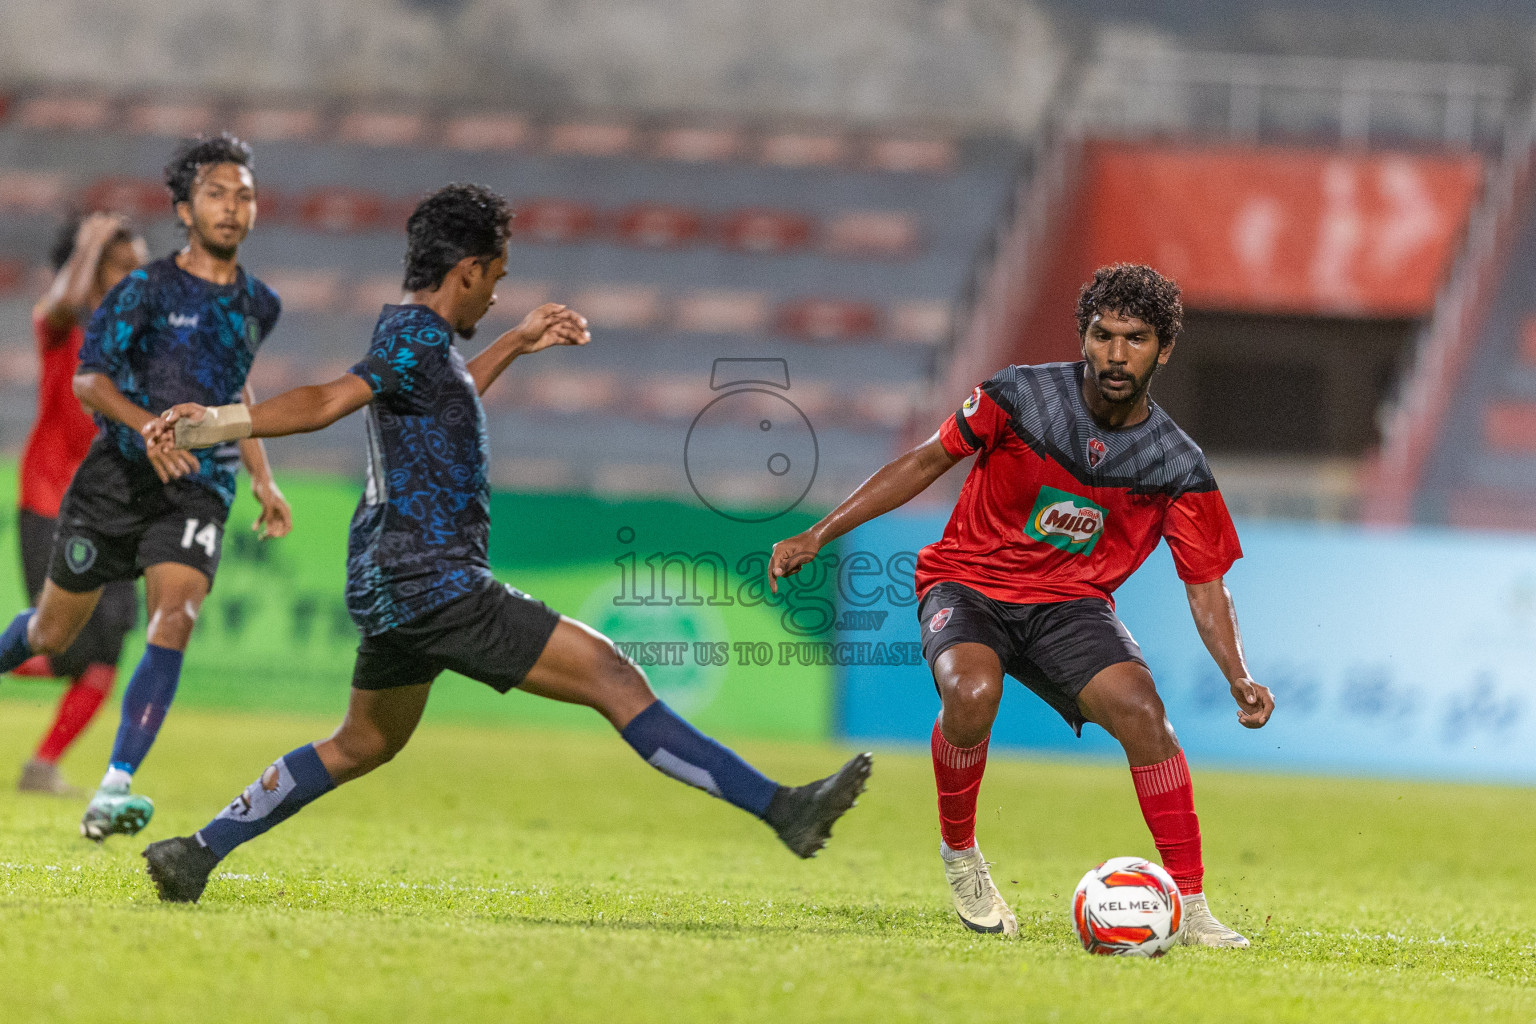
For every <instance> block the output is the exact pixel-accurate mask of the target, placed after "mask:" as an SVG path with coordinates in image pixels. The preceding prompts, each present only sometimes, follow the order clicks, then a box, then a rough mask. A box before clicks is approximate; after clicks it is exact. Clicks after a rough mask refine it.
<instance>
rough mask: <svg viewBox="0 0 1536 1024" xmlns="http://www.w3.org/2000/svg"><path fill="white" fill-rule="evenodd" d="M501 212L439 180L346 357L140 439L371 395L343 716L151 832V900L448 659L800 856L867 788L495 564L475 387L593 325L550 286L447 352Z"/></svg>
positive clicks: (348, 765) (396, 728)
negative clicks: (398, 292) (303, 382)
mask: <svg viewBox="0 0 1536 1024" xmlns="http://www.w3.org/2000/svg"><path fill="white" fill-rule="evenodd" d="M510 219H511V214H510V211H509V209H508V207H507V205H506V202H505V200H503V199H502V198H501V197H500V196H498V195H496V194H495V193H494V192H491V191H490V190H488V189H484V188H481V187H479V186H475V185H449V186H446V187H445V188H443V189H440V190H439V191H438V192H437V193H435V194H434V195H432V196H430V197H428V198H427V199H425V200H423V201H422V203H421V205H419V206H418V207H417V208H416V210H415V212H414V213H413V214H412V215H411V218H410V221H409V224H408V227H407V232H408V236H409V238H408V246H407V252H406V271H405V282H404V291H405V292H406V294H405V297H404V299H403V301H402V303H401V304H400V305H397V306H385V307H384V311H383V313H382V314H381V315H380V317H379V321H378V325H377V326H376V327H375V328H374V334H373V340H372V342H371V344H370V345H369V348H368V353H367V355H366V356H365V358H364V359H363V361H362V362H360V363H358V364H357V365H356V366H354V367H353V368H352V369H351V371H350V372H348V373H347V374H344V375H343V376H342V377H340V378H339V379H337V380H334V381H332V382H330V383H329V384H324V385H318V386H311V387H301V388H295V389H294V390H292V391H288V392H286V393H284V394H281V395H278V396H277V397H275V398H272V399H269V400H267V401H265V402H262V403H261V404H260V405H256V406H254V407H249V408H247V407H245V406H239V405H235V406H226V407H224V408H222V409H206V408H204V407H203V406H202V405H200V404H184V405H178V406H176V407H174V408H172V409H170V410H168V411H167V412H166V414H165V418H164V421H163V422H164V423H165V424H166V426H165V427H164V428H162V429H161V430H160V431H159V432H158V433H156V432H154V431H153V430H152V431H150V432H149V436H150V445H151V447H152V448H155V449H156V450H163V451H167V452H168V451H169V450H170V445H171V443H172V437H173V433H174V436H175V438H176V440H175V443H176V444H178V445H181V446H183V447H188V448H194V449H195V448H196V447H198V446H199V445H201V444H206V443H209V442H210V441H216V440H220V439H228V438H233V437H243V436H258V437H277V436H280V435H284V434H295V433H301V432H306V431H312V430H319V429H321V428H322V427H325V426H328V425H329V424H331V423H334V422H335V421H337V420H339V419H341V418H342V417H343V416H346V415H347V414H349V413H351V412H353V411H355V410H357V409H360V408H364V407H366V408H367V413H366V417H367V434H368V473H367V485H366V489H365V491H364V493H363V496H362V499H361V500H360V501H359V502H358V506H357V511H356V512H355V514H354V515H353V517H352V528H351V536H350V538H349V542H348V557H347V606H348V609H349V610H350V611H351V613H352V617H353V619H354V620H355V622H356V623H357V626H358V628H359V630H360V631H361V633H362V643H361V644H360V646H359V647H358V652H357V661H356V664H355V666H354V668H353V675H352V695H351V702H350V705H349V707H348V709H347V714H346V718H345V720H344V721H343V722H342V724H341V726H340V728H338V729H337V730H336V732H335V733H333V734H332V735H331V737H330V738H329V739H326V740H322V741H320V742H318V743H313V744H307V745H305V746H303V747H300V748H299V749H297V750H293V751H290V752H289V753H287V754H285V755H283V756H282V757H280V758H278V759H277V761H275V762H273V764H272V765H271V766H270V767H268V768H267V769H266V770H265V771H264V772H262V774H261V776H260V777H259V778H257V779H256V781H254V782H252V783H251V784H250V785H249V786H247V787H246V789H245V791H244V792H242V793H241V794H240V795H239V796H238V797H236V798H235V800H234V801H233V802H232V803H231V804H230V805H229V806H228V807H226V808H225V809H224V810H223V811H221V812H220V813H219V814H218V815H217V816H216V817H215V818H214V819H213V820H212V821H210V822H209V823H208V824H207V825H205V826H203V828H202V829H201V830H200V831H198V832H197V833H196V834H195V835H192V836H182V837H177V838H173V839H166V840H162V841H161V842H157V843H152V844H150V846H149V847H148V848H147V849H146V850H145V851H144V856H145V858H146V859H147V860H148V862H149V873H150V876H151V878H152V879H153V880H154V882H155V886H156V888H157V889H158V891H159V893H160V898H161V899H163V900H167V901H172V902H190V901H195V900H197V899H198V897H199V896H201V895H202V892H203V888H204V886H205V885H206V883H207V880H208V876H209V873H210V872H211V871H212V870H213V868H214V866H215V865H216V864H218V862H219V861H220V860H222V859H223V858H224V857H226V856H228V855H229V853H230V852H231V851H233V850H234V849H235V848H236V847H237V846H239V845H240V844H241V843H244V842H248V841H249V840H251V839H254V838H256V836H258V835H260V834H262V833H263V832H265V831H266V830H267V829H269V828H271V827H272V826H274V825H276V824H278V823H279V822H281V821H283V820H285V819H286V818H288V817H289V816H291V815H292V814H294V813H295V812H297V811H298V810H299V809H300V808H302V807H304V806H305V805H306V804H308V803H309V802H310V801H312V800H314V799H316V798H317V797H319V796H321V795H323V794H325V793H327V792H329V791H330V790H331V789H333V788H335V787H336V786H338V785H340V784H342V783H344V782H348V781H350V780H352V779H355V778H357V777H359V776H361V775H364V774H366V773H367V772H370V771H372V770H373V769H375V768H377V767H379V766H380V765H382V764H384V763H385V762H386V761H388V760H389V759H390V758H392V757H394V755H395V754H396V753H398V752H399V751H400V749H401V748H402V747H404V746H405V744H406V741H407V740H408V739H410V736H411V733H412V732H413V731H414V730H415V728H416V724H417V722H418V721H419V720H420V718H421V714H422V711H423V709H424V708H425V707H426V704H427V695H428V693H429V692H430V690H431V688H432V681H433V680H434V679H435V678H436V677H437V676H438V674H439V673H441V672H442V671H443V670H444V669H452V670H454V671H457V672H461V673H463V674H464V675H467V676H469V677H470V678H472V679H477V680H479V681H481V682H483V683H486V684H487V685H489V686H491V687H493V688H494V689H496V690H498V691H500V692H502V693H506V692H508V691H509V690H512V689H514V688H517V689H522V690H524V691H526V692H528V693H533V694H537V695H539V696H542V697H549V698H553V699H554V700H560V701H567V702H570V703H576V704H584V705H586V706H588V707H591V708H593V709H595V710H596V711H598V712H599V713H600V714H602V715H603V717H605V718H606V719H608V721H609V722H610V723H611V724H612V725H613V727H614V728H615V729H617V730H618V731H619V732H620V734H621V735H622V736H623V738H624V739H625V740H626V741H627V742H628V743H629V744H630V745H631V746H632V747H633V748H634V749H635V751H636V752H637V753H638V754H639V755H640V756H641V757H642V758H644V759H645V760H646V761H647V762H649V763H650V764H651V765H653V766H654V767H656V768H657V769H659V770H660V771H662V772H664V773H666V774H667V775H670V776H672V777H673V778H675V779H678V780H680V781H682V782H686V783H689V784H691V785H694V786H697V787H698V788H700V789H703V790H705V791H707V792H709V793H711V794H713V795H715V796H717V797H721V798H722V799H725V800H727V801H729V802H730V803H732V804H735V805H736V806H737V807H740V808H742V809H744V810H746V811H748V812H750V813H751V814H753V815H756V816H757V817H758V818H760V819H762V820H763V821H765V822H767V824H768V825H769V826H771V827H772V828H773V829H774V830H775V831H776V832H777V833H778V835H779V838H780V839H782V840H783V841H784V843H785V845H787V846H788V847H789V848H790V849H791V850H792V851H794V852H795V853H796V854H798V855H799V856H801V857H810V856H814V855H815V853H816V852H817V851H818V850H819V849H821V847H822V846H823V845H824V844H825V843H826V841H827V840H828V838H830V836H831V828H832V824H833V822H835V821H836V820H837V819H838V818H839V817H840V816H841V815H842V814H843V813H844V812H845V811H847V810H848V808H849V807H851V806H852V805H853V802H854V799H855V797H857V796H858V794H859V793H860V792H861V791H862V790H863V788H864V780H865V778H866V777H867V776H868V774H869V769H870V759H869V756H868V755H867V754H860V755H858V756H857V757H854V758H853V759H852V760H850V761H849V762H848V763H847V764H845V765H844V766H843V767H842V768H841V769H840V770H839V771H837V772H836V773H834V774H833V775H830V776H828V777H827V778H825V779H821V780H818V781H816V782H813V783H810V784H808V785H804V786H798V787H794V788H789V787H785V786H780V785H779V784H777V783H776V782H774V781H772V780H771V779H768V778H766V777H764V776H763V775H762V774H760V773H759V772H758V771H756V770H755V769H754V768H753V767H752V766H751V765H749V764H747V763H746V762H745V761H743V760H742V759H741V758H740V757H738V756H737V755H736V754H735V753H734V752H733V751H731V750H729V749H727V748H725V747H723V746H721V745H720V744H718V743H716V742H715V741H714V740H711V739H709V738H708V737H706V736H704V735H703V734H701V733H699V732H698V731H697V730H695V729H694V728H693V727H692V726H690V725H689V724H688V723H687V722H685V721H683V719H681V718H679V717H678V716H677V715H676V714H675V713H674V712H673V711H672V710H671V709H670V708H668V707H667V706H666V705H665V704H663V703H662V702H661V701H659V700H657V698H656V694H655V693H653V692H652V691H651V688H650V685H649V684H648V683H647V681H646V678H645V675H644V673H642V672H641V671H640V670H639V669H638V668H637V667H636V666H635V665H634V664H633V663H632V662H630V661H629V659H627V658H625V657H624V656H623V655H621V654H620V653H619V652H618V650H617V649H616V648H615V647H614V645H613V644H612V642H610V641H609V640H608V638H607V637H604V636H602V635H601V634H600V633H598V632H597V631H595V630H593V629H592V628H591V627H589V626H586V625H584V624H582V623H580V622H577V621H575V620H574V619H569V618H566V617H564V616H562V615H559V614H557V613H556V612H554V611H552V610H551V609H550V608H548V607H547V606H545V605H544V604H543V603H542V602H540V601H536V600H534V599H533V598H531V597H529V596H528V595H527V594H524V593H522V592H520V591H518V590H515V589H514V588H512V587H510V586H506V585H503V584H501V583H498V582H497V581H496V580H495V579H494V578H493V577H492V575H491V571H490V564H489V561H488V557H487V537H488V534H489V529H490V514H489V513H490V489H489V486H488V484H487V479H486V467H487V460H488V451H487V439H486V432H485V414H484V411H483V409H482V408H481V405H480V396H481V395H482V394H483V393H484V392H485V390H486V388H488V387H490V386H491V384H492V383H493V382H494V381H495V380H496V378H497V377H498V376H500V375H501V373H502V371H503V370H505V369H506V368H507V366H508V365H509V364H510V363H511V362H512V361H513V360H514V359H516V358H518V357H519V356H523V355H528V354H530V353H533V352H538V351H540V350H541V349H544V348H548V347H550V346H552V345H584V344H586V343H587V341H588V340H590V338H589V335H588V333H587V330H586V321H585V320H584V319H583V318H582V317H580V316H579V315H577V314H576V313H575V312H573V311H571V310H569V309H567V308H565V307H564V306H560V305H555V304H550V305H545V306H540V307H539V308H538V309H536V310H534V311H533V312H532V313H530V314H528V316H527V317H526V318H525V319H524V320H523V322H522V323H521V324H519V325H518V326H517V327H516V328H514V329H512V330H511V331H508V332H507V333H506V334H503V335H502V336H501V337H500V338H497V339H496V340H495V341H494V342H492V343H491V344H490V345H489V346H487V347H486V348H485V349H484V350H483V351H482V352H480V354H479V355H477V356H475V357H474V358H473V359H470V360H469V361H468V362H466V361H465V360H464V359H463V358H462V357H461V356H460V355H459V352H458V349H457V348H456V347H455V346H454V344H453V339H454V336H455V335H458V336H459V337H461V338H465V339H468V338H470V337H472V336H473V334H474V331H475V325H476V323H477V322H478V321H479V320H480V318H481V317H483V316H484V315H485V313H486V311H487V310H488V309H489V308H490V306H491V304H492V303H493V302H495V299H496V296H495V288H496V282H497V280H498V279H500V278H501V277H503V276H504V275H505V273H506V270H505V268H506V262H507V236H508V231H509V222H510Z"/></svg>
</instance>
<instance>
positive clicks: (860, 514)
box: [768, 434, 960, 594]
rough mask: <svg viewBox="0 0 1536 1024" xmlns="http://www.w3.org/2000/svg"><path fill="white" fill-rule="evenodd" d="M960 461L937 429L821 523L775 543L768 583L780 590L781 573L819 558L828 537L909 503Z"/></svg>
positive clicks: (791, 574)
mask: <svg viewBox="0 0 1536 1024" xmlns="http://www.w3.org/2000/svg"><path fill="white" fill-rule="evenodd" d="M959 461H960V458H959V457H958V456H955V455H951V454H950V453H949V451H948V449H946V448H945V447H944V445H943V444H942V443H941V442H940V441H939V435H938V434H934V435H933V436H932V437H930V438H929V439H928V440H926V441H924V442H923V443H922V444H920V445H918V446H917V447H916V448H913V449H912V450H911V451H909V452H907V453H906V454H905V455H900V456H898V457H896V458H895V459H892V460H891V461H890V462H887V463H886V464H885V465H884V466H881V467H880V468H879V469H878V470H876V472H875V475H874V476H872V477H870V478H869V479H868V480H865V481H864V482H863V483H862V484H860V485H859V486H858V488H857V489H856V490H855V491H854V492H853V493H852V494H850V495H848V497H846V498H844V499H843V502H842V504H840V505H838V506H837V508H835V509H833V510H832V511H831V512H828V513H827V514H826V516H825V517H824V518H823V519H822V520H821V522H819V523H817V524H816V525H815V526H813V527H811V528H810V529H809V530H806V531H805V532H804V533H799V534H796V535H795V536H793V537H789V538H787V539H785V540H781V541H779V542H778V543H777V544H775V545H774V546H773V554H772V555H771V556H770V557H769V559H768V586H769V587H771V588H772V589H773V592H774V593H775V594H777V593H778V592H779V578H780V577H781V576H793V575H794V574H795V573H797V572H799V571H800V567H801V566H803V565H805V564H806V563H807V562H809V561H811V559H813V558H815V557H816V554H817V552H819V551H820V550H821V549H822V547H823V546H824V545H825V544H826V543H827V542H828V541H832V540H836V539H837V538H838V537H841V536H842V535H843V534H845V533H847V532H848V531H849V530H852V529H853V528H854V527H856V526H859V525H861V524H863V523H867V522H869V521H870V520H871V519H875V518H877V517H879V516H883V515H885V513H887V512H889V511H891V510H892V509H896V508H900V507H901V506H902V505H905V504H906V503H907V502H909V501H911V500H912V499H913V498H915V497H917V496H918V495H919V494H921V493H923V491H925V490H927V489H928V486H929V485H930V484H932V483H933V482H934V481H935V480H937V479H938V478H939V477H941V476H943V475H944V474H945V473H946V472H948V471H949V468H950V467H951V466H953V465H954V464H955V463H957V462H959Z"/></svg>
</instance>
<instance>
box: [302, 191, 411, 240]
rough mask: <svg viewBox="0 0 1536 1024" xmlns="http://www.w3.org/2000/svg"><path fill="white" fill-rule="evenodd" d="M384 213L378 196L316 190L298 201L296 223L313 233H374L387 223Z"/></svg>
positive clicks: (381, 201)
mask: <svg viewBox="0 0 1536 1024" xmlns="http://www.w3.org/2000/svg"><path fill="white" fill-rule="evenodd" d="M388 212H389V204H388V203H387V202H386V200H385V199H384V198H383V197H382V196H380V195H378V194H376V193H373V192H364V191H362V190H361V189H350V188H322V189H316V190H315V191H313V192H309V193H306V194H305V195H304V196H303V197H302V198H300V199H299V201H298V219H299V222H300V223H301V224H303V225H304V226H305V227H307V228H310V229H312V230H315V231H328V232H334V233H347V232H353V231H374V230H377V229H380V228H383V227H385V226H386V225H387V224H388V218H387V214H388Z"/></svg>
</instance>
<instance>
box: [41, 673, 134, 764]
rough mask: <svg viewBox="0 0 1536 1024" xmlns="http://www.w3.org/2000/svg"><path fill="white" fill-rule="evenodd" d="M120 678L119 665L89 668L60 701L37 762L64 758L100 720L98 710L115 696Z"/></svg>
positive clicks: (72, 684) (71, 685)
mask: <svg viewBox="0 0 1536 1024" xmlns="http://www.w3.org/2000/svg"><path fill="white" fill-rule="evenodd" d="M116 677H117V666H115V665H100V664H97V665H87V666H86V668H85V671H84V672H83V673H81V675H80V678H79V679H76V680H75V681H74V682H73V683H71V684H70V686H69V689H67V690H65V691H64V696H63V697H62V698H61V699H60V700H59V710H58V711H57V712H56V713H55V714H54V718H53V728H51V729H49V730H48V735H46V736H44V737H43V742H42V744H41V745H40V746H39V747H38V748H37V759H38V760H39V761H47V762H48V763H50V764H51V763H53V762H55V761H57V760H58V759H59V758H60V757H62V756H63V755H64V751H66V750H68V749H69V745H70V744H71V743H73V742H75V739H76V737H78V736H79V735H80V734H81V733H82V732H84V731H85V727H86V726H87V725H90V724H91V719H93V718H95V717H96V712H97V710H98V709H99V708H100V707H101V705H102V702H103V701H105V700H106V699H107V695H108V694H110V693H111V692H112V682H113V680H114V679H116Z"/></svg>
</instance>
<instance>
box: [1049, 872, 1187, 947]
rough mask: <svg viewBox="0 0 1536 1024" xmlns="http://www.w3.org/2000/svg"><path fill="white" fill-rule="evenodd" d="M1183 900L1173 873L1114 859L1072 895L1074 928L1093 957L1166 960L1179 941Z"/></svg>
mask: <svg viewBox="0 0 1536 1024" xmlns="http://www.w3.org/2000/svg"><path fill="white" fill-rule="evenodd" d="M1183 923H1184V899H1183V897H1181V896H1180V895H1179V887H1178V886H1177V885H1175V884H1174V881H1173V879H1172V878H1170V877H1169V876H1168V872H1166V871H1164V870H1163V869H1162V868H1161V867H1159V866H1158V865H1156V864H1153V863H1152V862H1151V861H1149V860H1143V859H1142V858H1140V857H1112V858H1110V859H1109V860H1107V861H1105V862H1104V863H1103V864H1100V865H1099V866H1098V867H1096V868H1094V869H1093V870H1091V871H1089V872H1088V873H1087V874H1086V875H1084V876H1083V880H1082V881H1081V882H1078V883H1077V891H1076V892H1074V893H1073V894H1072V928H1073V930H1074V931H1076V932H1077V938H1078V941H1080V942H1081V943H1082V944H1083V948H1084V949H1086V950H1087V951H1088V952H1090V953H1099V954H1102V955H1105V956H1148V957H1152V956H1162V955H1163V954H1164V953H1166V952H1168V950H1169V949H1170V948H1171V947H1172V946H1173V944H1174V943H1175V942H1177V941H1178V937H1179V927H1180V925H1182V924H1183Z"/></svg>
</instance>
